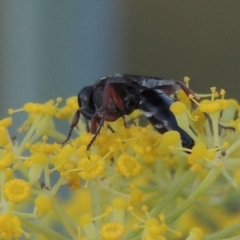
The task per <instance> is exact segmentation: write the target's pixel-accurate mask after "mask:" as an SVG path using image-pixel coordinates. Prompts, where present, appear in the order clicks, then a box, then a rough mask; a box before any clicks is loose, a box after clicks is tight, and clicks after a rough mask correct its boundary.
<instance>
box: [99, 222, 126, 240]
mask: <svg viewBox="0 0 240 240" xmlns="http://www.w3.org/2000/svg"><path fill="white" fill-rule="evenodd" d="M125 232H126V229H125V227H124V226H123V225H122V224H120V223H115V222H113V223H106V224H104V225H103V226H102V228H101V237H102V238H103V239H104V240H118V239H121V238H122V237H123V236H124V234H125Z"/></svg>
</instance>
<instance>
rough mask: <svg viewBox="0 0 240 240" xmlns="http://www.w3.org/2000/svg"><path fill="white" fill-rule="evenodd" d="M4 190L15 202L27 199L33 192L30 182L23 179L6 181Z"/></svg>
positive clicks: (8, 198)
mask: <svg viewBox="0 0 240 240" xmlns="http://www.w3.org/2000/svg"><path fill="white" fill-rule="evenodd" d="M3 190H4V195H5V197H6V199H7V200H9V201H11V202H14V203H21V202H23V201H25V200H26V199H28V198H29V196H30V194H31V188H30V185H29V183H28V182H26V181H24V180H21V179H13V180H10V181H8V182H7V183H5V185H4V188H3Z"/></svg>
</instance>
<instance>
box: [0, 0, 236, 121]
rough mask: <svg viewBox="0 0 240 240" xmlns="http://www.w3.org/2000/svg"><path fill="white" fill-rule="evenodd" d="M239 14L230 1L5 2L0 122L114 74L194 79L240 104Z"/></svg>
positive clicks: (0, 8)
mask: <svg viewBox="0 0 240 240" xmlns="http://www.w3.org/2000/svg"><path fill="white" fill-rule="evenodd" d="M239 13H240V2H239V1H224V0H212V1H209V0H205V1H199V0H198V1H197V0H186V1H177V0H174V1H173V0H166V1H161V0H159V1H157V0H155V1H154V0H116V1H112V0H101V1H100V0H99V1H95V0H88V1H84V0H70V1H64V0H51V1H47V0H43V1H31V0H25V1H2V2H1V3H0V33H1V34H0V89H1V93H0V102H1V105H0V106H1V107H0V117H3V116H6V115H7V109H8V108H19V107H21V106H22V105H23V104H24V103H25V102H29V101H33V102H37V101H40V102H45V101H47V100H48V99H50V98H56V97H58V96H62V97H63V98H66V97H68V96H72V95H76V94H77V93H78V91H79V90H80V89H81V87H83V86H85V85H88V84H92V83H93V82H94V81H95V80H96V79H98V78H100V77H103V76H105V75H109V74H113V73H133V74H141V75H152V76H158V77H166V78H174V79H179V80H182V79H183V77H184V76H186V75H187V76H190V77H191V83H190V84H191V87H192V89H193V90H195V91H196V92H199V93H203V92H206V91H208V89H209V87H211V86H217V88H218V89H220V88H224V89H225V90H226V91H227V97H231V98H232V97H234V98H237V99H240V96H239V89H240V87H239V78H240V68H239V62H240V51H239V48H240V46H239V42H240V14H239Z"/></svg>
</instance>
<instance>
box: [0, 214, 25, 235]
mask: <svg viewBox="0 0 240 240" xmlns="http://www.w3.org/2000/svg"><path fill="white" fill-rule="evenodd" d="M22 233H23V230H22V227H21V221H20V219H19V218H18V217H17V216H14V215H12V214H11V213H4V214H1V215H0V238H1V239H4V240H10V239H13V238H14V239H18V238H20V237H21V236H22Z"/></svg>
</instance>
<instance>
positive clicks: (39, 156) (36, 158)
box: [29, 153, 48, 165]
mask: <svg viewBox="0 0 240 240" xmlns="http://www.w3.org/2000/svg"><path fill="white" fill-rule="evenodd" d="M29 161H31V162H32V163H34V164H39V165H42V164H45V163H47V161H48V157H47V155H46V154H43V153H35V154H33V155H31V156H30V158H29Z"/></svg>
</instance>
